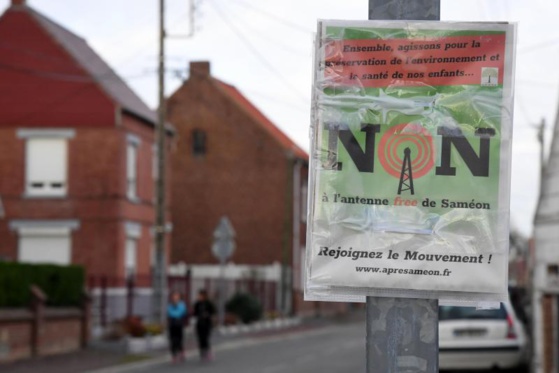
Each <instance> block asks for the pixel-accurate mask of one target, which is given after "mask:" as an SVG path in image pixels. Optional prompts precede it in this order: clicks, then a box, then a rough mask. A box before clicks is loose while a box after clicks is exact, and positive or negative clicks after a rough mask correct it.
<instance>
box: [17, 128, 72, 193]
mask: <svg viewBox="0 0 559 373" xmlns="http://www.w3.org/2000/svg"><path fill="white" fill-rule="evenodd" d="M16 135H17V137H18V138H20V139H24V140H25V190H24V196H26V197H51V198H60V197H65V196H66V195H67V194H68V184H69V178H68V164H69V161H68V159H69V154H68V139H71V138H74V137H75V130H73V129H25V128H21V129H18V130H17V133H16ZM39 142H43V146H45V145H46V144H48V142H60V143H61V144H62V148H60V149H58V150H59V153H60V154H58V157H55V159H56V158H59V159H58V160H56V161H55V163H57V164H58V162H60V164H58V165H57V167H58V168H59V169H58V173H59V175H57V177H53V178H52V179H51V180H48V177H47V178H45V180H42V179H41V180H33V175H32V174H31V173H32V172H33V170H34V169H36V168H40V167H37V166H35V167H33V166H32V164H31V162H32V159H34V157H33V144H37V145H35V146H40V145H39V144H40V143H39ZM35 151H36V149H35ZM39 162H40V161H39ZM43 169H44V168H43ZM55 173H56V172H55Z"/></svg>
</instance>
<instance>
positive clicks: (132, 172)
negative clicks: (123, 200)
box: [126, 134, 142, 201]
mask: <svg viewBox="0 0 559 373" xmlns="http://www.w3.org/2000/svg"><path fill="white" fill-rule="evenodd" d="M141 143H142V142H141V140H140V138H139V137H138V136H136V135H133V134H128V135H127V136H126V196H127V197H128V199H129V200H131V201H138V199H139V198H138V163H139V162H138V156H139V148H140V145H141Z"/></svg>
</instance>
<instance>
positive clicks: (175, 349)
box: [167, 291, 188, 363]
mask: <svg viewBox="0 0 559 373" xmlns="http://www.w3.org/2000/svg"><path fill="white" fill-rule="evenodd" d="M187 315H188V310H187V308H186V304H185V303H184V302H183V301H182V299H181V295H180V293H179V292H177V291H175V292H173V293H172V294H171V301H170V302H169V305H168V306H167V324H168V327H169V347H170V349H171V356H172V358H173V363H176V362H178V361H182V360H184V346H183V339H184V323H185V320H186V317H187Z"/></svg>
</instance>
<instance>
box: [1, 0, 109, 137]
mask: <svg viewBox="0 0 559 373" xmlns="http://www.w3.org/2000/svg"><path fill="white" fill-rule="evenodd" d="M0 51H1V53H0V82H1V83H0V108H1V109H2V110H1V111H0V125H8V126H45V127H68V126H71V127H74V126H80V125H81V126H87V125H114V118H115V106H114V104H113V103H112V101H111V100H110V99H109V98H108V97H106V95H105V94H104V93H103V92H102V91H101V90H100V89H99V88H98V86H97V85H96V84H95V82H94V81H92V80H91V78H90V77H88V75H87V74H86V72H85V71H84V70H83V69H81V68H80V67H79V66H78V64H77V63H76V62H75V61H74V60H73V59H72V58H71V57H70V56H69V55H68V54H67V53H66V52H65V51H64V49H63V48H62V47H61V46H60V45H59V44H57V43H56V42H55V41H54V40H53V39H52V38H51V37H50V35H48V33H47V32H45V30H43V29H42V28H41V27H40V26H39V25H38V24H37V22H35V21H34V20H33V19H32V18H31V17H30V16H29V14H28V13H27V12H24V11H18V10H11V9H9V10H7V11H6V12H5V13H4V14H3V15H2V17H0Z"/></svg>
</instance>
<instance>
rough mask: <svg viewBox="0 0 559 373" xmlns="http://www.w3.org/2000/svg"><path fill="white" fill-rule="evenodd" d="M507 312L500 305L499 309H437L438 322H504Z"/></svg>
mask: <svg viewBox="0 0 559 373" xmlns="http://www.w3.org/2000/svg"><path fill="white" fill-rule="evenodd" d="M506 318H507V311H506V310H505V307H504V306H503V304H502V303H501V308H497V309H489V310H478V309H476V308H475V307H454V306H441V307H439V320H460V319H483V320H485V319H488V320H506Z"/></svg>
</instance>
